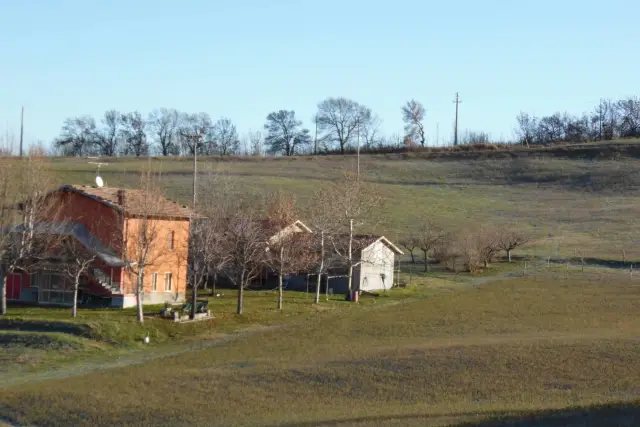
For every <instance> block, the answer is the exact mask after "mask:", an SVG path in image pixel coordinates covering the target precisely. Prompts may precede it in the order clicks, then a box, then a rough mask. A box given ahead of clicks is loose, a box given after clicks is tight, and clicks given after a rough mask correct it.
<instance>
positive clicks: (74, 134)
mask: <svg viewBox="0 0 640 427" xmlns="http://www.w3.org/2000/svg"><path fill="white" fill-rule="evenodd" d="M193 132H202V133H203V141H202V144H201V147H200V148H199V150H200V151H199V153H201V154H207V155H214V154H219V155H230V154H235V153H236V152H237V150H238V147H239V144H240V140H239V138H238V132H237V130H236V126H235V125H234V124H233V123H232V122H231V120H230V119H228V118H226V117H222V118H220V119H218V120H217V121H213V120H212V119H211V117H210V116H209V115H208V114H207V113H196V114H190V113H183V112H179V111H177V110H175V109H168V108H160V109H156V110H153V111H152V112H151V113H150V114H149V115H148V116H146V117H145V116H144V115H143V114H142V113H141V112H139V111H132V112H129V113H121V112H119V111H116V110H113V109H112V110H108V111H106V112H105V113H104V115H103V117H102V118H101V119H100V120H99V121H96V119H95V118H94V117H93V116H90V115H83V116H77V117H72V118H68V119H66V120H65V122H64V124H63V126H62V130H61V133H60V136H59V137H58V138H57V139H56V140H55V141H54V146H55V148H57V149H58V150H59V153H60V154H63V155H69V156H83V155H102V156H119V155H123V156H136V157H140V156H147V155H149V154H151V153H157V154H160V155H163V156H169V155H193V147H192V144H189V141H188V140H187V138H185V136H184V135H186V134H191V133H193Z"/></svg>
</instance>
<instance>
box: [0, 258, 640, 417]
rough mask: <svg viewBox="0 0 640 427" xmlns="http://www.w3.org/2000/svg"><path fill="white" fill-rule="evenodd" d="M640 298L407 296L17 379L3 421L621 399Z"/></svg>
mask: <svg viewBox="0 0 640 427" xmlns="http://www.w3.org/2000/svg"><path fill="white" fill-rule="evenodd" d="M404 292H407V291H404ZM414 292H415V291H414ZM336 304H340V303H339V302H337V301H336ZM345 304H346V303H345ZM638 304H640V286H639V285H638V282H637V280H633V279H629V278H628V275H626V274H623V273H616V272H613V271H609V272H607V274H605V275H603V274H602V272H601V271H598V270H590V269H589V270H586V271H585V272H584V273H582V272H577V271H572V272H571V274H569V275H568V276H567V278H565V276H564V275H562V274H560V273H558V272H554V271H553V270H550V271H548V272H546V273H545V272H539V273H538V274H536V275H535V276H533V277H529V278H513V279H503V280H498V281H495V282H493V283H488V284H485V285H483V286H480V287H477V288H475V287H466V288H457V289H454V290H453V291H450V292H427V293H421V294H419V295H416V294H415V293H413V294H412V298H408V299H407V298H398V299H396V300H395V304H386V305H385V304H382V305H375V304H372V303H370V304H362V305H353V304H349V305H348V309H345V310H334V311H319V312H317V313H314V314H313V315H312V316H306V317H298V318H297V319H295V321H293V322H289V323H287V324H286V325H285V326H283V327H280V328H271V329H263V330H257V331H255V332H254V333H252V334H250V335H247V336H244V337H242V338H240V339H237V340H235V341H230V342H228V343H226V344H224V345H221V346H215V347H211V348H206V349H201V350H197V351H192V352H187V353H184V354H181V355H179V356H175V357H169V358H163V359H157V360H153V361H150V362H148V363H146V364H144V365H140V366H135V367H123V368H119V369H113V370H110V371H107V372H104V373H91V374H88V375H84V376H79V377H71V378H65V379H64V380H49V381H46V382H33V383H30V384H23V385H19V386H16V387H13V388H11V389H7V390H4V391H0V402H2V403H1V404H0V412H1V413H4V414H7V416H8V417H9V418H10V419H12V420H15V421H18V422H19V423H27V424H31V423H33V424H36V425H106V424H118V425H140V424H144V425H194V424H197V425H292V426H293V425H340V426H343V425H349V426H355V425H415V426H423V425H447V424H451V423H452V424H454V425H457V424H460V423H463V422H468V421H476V422H480V421H481V420H489V419H494V418H496V417H498V418H499V417H507V416H515V417H518V416H520V415H519V414H523V413H530V412H543V413H545V414H546V413H549V411H552V410H556V409H561V408H568V407H590V406H592V405H598V404H616V405H619V404H621V403H620V402H632V403H633V402H634V401H637V400H638V399H640V389H638V384H640V364H638V357H637V355H638V352H639V351H640V340H639V339H638V332H639V331H640V318H639V317H638V316H637V307H638ZM114 390H117V391H118V392H117V393H114V392H113V391H114ZM107 401H108V402H109V403H110V404H109V405H98V404H96V402H107ZM35 402H38V404H37V405H36V404H35ZM633 405H635V404H633ZM634 407H635V406H634ZM589 410H590V409H589ZM598 410H600V409H597V408H594V409H593V411H598ZM621 411H622V409H620V410H618V411H617V412H615V413H616V414H617V415H620V416H622V415H621V414H623V412H621ZM605 412H606V411H605ZM636 412H637V411H636ZM632 415H633V417H635V416H636V415H637V414H636V413H635V412H634V413H633V414H632ZM625 416H626V417H627V418H628V417H629V416H631V415H628V414H627V415H625ZM596 421H597V420H591V422H594V424H589V425H608V424H606V423H604V424H603V423H600V424H598V423H596ZM601 421H603V422H604V419H603V420H601ZM627 421H628V423H627V424H620V425H634V424H632V423H629V420H627ZM567 424H568V422H567ZM487 425H488V424H487ZM505 425H506V424H505ZM523 425H540V424H523ZM556 425H563V424H561V423H560V424H556ZM576 425H579V424H576Z"/></svg>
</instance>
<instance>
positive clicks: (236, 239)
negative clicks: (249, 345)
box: [223, 201, 267, 314]
mask: <svg viewBox="0 0 640 427" xmlns="http://www.w3.org/2000/svg"><path fill="white" fill-rule="evenodd" d="M254 206H255V205H254V204H251V203H247V202H246V201H245V202H243V203H241V204H240V206H239V209H238V210H237V211H236V212H235V213H234V215H233V216H232V217H231V218H230V220H229V222H228V229H227V232H226V235H225V241H226V245H225V246H226V248H227V251H228V253H229V262H228V263H226V264H225V266H224V269H223V270H224V271H225V275H226V276H227V277H228V278H229V280H231V282H232V283H234V284H235V286H236V287H237V288H238V304H237V310H236V312H237V313H238V314H242V312H243V309H244V289H245V288H246V287H247V286H249V285H250V284H251V282H252V281H253V280H254V279H255V278H256V277H258V275H259V273H260V270H261V269H262V267H263V265H264V260H265V255H266V249H267V237H266V234H265V229H264V227H263V226H262V224H261V223H260V220H259V219H258V212H257V211H256V209H255V207H254Z"/></svg>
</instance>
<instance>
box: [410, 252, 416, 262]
mask: <svg viewBox="0 0 640 427" xmlns="http://www.w3.org/2000/svg"><path fill="white" fill-rule="evenodd" d="M409 253H410V254H411V264H415V263H416V257H415V255H414V254H413V250H411V251H409Z"/></svg>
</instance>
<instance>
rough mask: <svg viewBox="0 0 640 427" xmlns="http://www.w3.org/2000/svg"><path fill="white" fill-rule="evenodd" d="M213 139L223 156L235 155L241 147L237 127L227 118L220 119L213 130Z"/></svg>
mask: <svg viewBox="0 0 640 427" xmlns="http://www.w3.org/2000/svg"><path fill="white" fill-rule="evenodd" d="M211 138H212V139H213V141H214V142H215V146H216V149H217V150H218V152H219V153H220V155H221V156H228V155H231V154H235V153H236V152H237V151H238V147H239V146H240V140H239V139H238V132H237V131H236V125H234V124H233V123H232V122H231V120H229V119H227V118H224V117H223V118H221V119H219V120H218V121H217V122H216V123H215V124H214V125H213V127H212V129H211Z"/></svg>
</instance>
